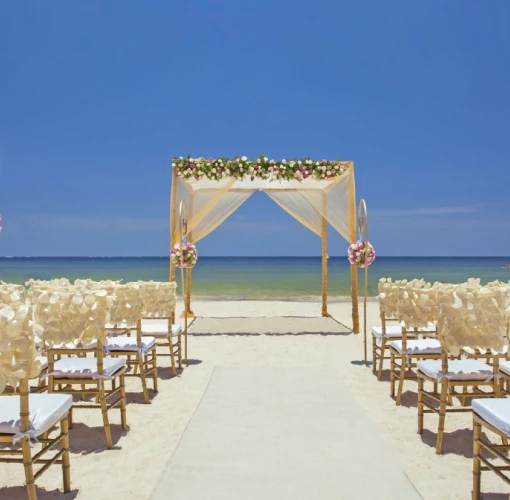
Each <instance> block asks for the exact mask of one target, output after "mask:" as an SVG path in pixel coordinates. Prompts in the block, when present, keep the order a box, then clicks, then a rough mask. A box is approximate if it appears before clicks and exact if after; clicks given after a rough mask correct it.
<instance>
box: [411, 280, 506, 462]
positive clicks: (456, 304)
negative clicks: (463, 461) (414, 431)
mask: <svg viewBox="0 0 510 500" xmlns="http://www.w3.org/2000/svg"><path fill="white" fill-rule="evenodd" d="M493 298H494V293H493V292H491V291H490V290H487V289H485V290H484V289H483V288H482V287H479V288H474V289H469V288H466V287H465V286H464V285H458V286H454V287H452V288H451V289H450V290H440V291H439V292H438V302H439V321H438V330H439V339H440V341H441V347H442V353H441V359H440V360H422V361H418V363H417V367H418V433H419V434H421V433H422V432H423V423H424V422H423V421H424V415H425V414H426V413H436V414H437V415H438V416H439V424H438V433H437V442H436V453H437V454H441V451H442V445H443V436H444V429H445V420H446V414H447V413H451V412H470V411H471V407H466V406H465V399H466V398H465V396H466V395H467V389H468V388H472V392H469V394H468V395H469V397H470V398H472V399H474V398H491V397H492V398H494V397H501V389H500V384H499V356H500V354H499V353H500V352H502V350H503V348H504V346H505V343H506V341H505V337H506V335H507V333H506V325H505V319H504V313H503V311H502V310H501V309H500V308H498V306H497V305H496V301H494V300H492V299H493ZM464 347H469V348H474V347H479V348H482V350H489V349H490V350H491V351H492V357H493V358H492V359H493V361H492V363H491V364H489V363H488V362H487V363H486V362H484V360H480V359H467V358H464V359H456V358H458V357H459V356H460V355H461V353H462V351H463V348H464ZM485 361H489V360H488V359H486V360H485ZM425 382H431V383H433V384H434V387H436V386H437V384H440V393H439V394H438V393H437V392H436V391H433V392H428V391H426V390H425V388H424V386H425ZM456 388H462V392H463V394H462V395H461V396H460V397H461V398H462V397H463V396H464V397H463V399H464V406H463V407H456V408H454V407H453V401H452V398H451V396H452V395H453V396H455V397H458V395H457V394H455V389H456ZM484 389H485V390H484ZM487 389H488V390H487ZM437 405H438V406H437Z"/></svg>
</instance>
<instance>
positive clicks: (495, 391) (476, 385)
mask: <svg viewBox="0 0 510 500" xmlns="http://www.w3.org/2000/svg"><path fill="white" fill-rule="evenodd" d="M492 369H493V373H492V377H490V379H489V380H487V379H486V380H483V379H480V380H452V379H448V378H447V377H443V378H442V379H441V380H439V381H438V379H436V378H432V377H429V376H427V375H425V374H424V373H423V372H421V371H420V370H418V434H422V433H423V423H424V422H423V421H424V415H425V414H427V413H435V414H437V415H439V423H438V430H437V441H436V454H438V455H440V454H441V452H442V448H443V437H444V428H445V421H446V414H447V413H461V412H471V411H472V409H471V406H469V407H465V398H466V397H470V398H472V399H473V398H490V397H492V398H494V397H496V398H499V397H501V388H500V384H499V356H498V355H494V361H493V364H492ZM441 371H442V372H443V373H448V354H447V353H446V352H445V350H444V349H443V352H442V353H441ZM425 382H431V383H433V384H434V392H428V391H426V390H425V389H424V383H425ZM438 383H439V384H440V392H439V393H437V390H436V388H437V384H438ZM456 387H462V389H463V394H462V395H459V394H456V393H455V388H456ZM469 387H473V392H471V393H467V392H466V391H467V389H468V388H469ZM482 387H490V388H492V392H485V391H482V390H480V389H481V388H482ZM452 396H456V397H464V401H463V403H464V404H463V407H462V408H453V399H452ZM434 403H435V404H434ZM437 405H439V407H437Z"/></svg>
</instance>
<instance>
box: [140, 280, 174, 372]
mask: <svg viewBox="0 0 510 500" xmlns="http://www.w3.org/2000/svg"><path fill="white" fill-rule="evenodd" d="M138 284H139V285H140V286H141V289H142V296H143V298H144V301H145V307H146V316H145V317H144V319H143V321H142V332H141V333H142V335H147V336H151V337H155V339H156V346H157V348H158V350H157V355H158V356H162V357H166V356H170V361H171V365H172V373H173V375H174V376H175V375H177V367H178V368H179V369H181V368H182V328H181V325H178V324H173V323H172V320H173V318H174V317H175V305H176V295H175V290H176V288H177V284H176V283H175V282H170V283H168V282H154V281H138ZM167 349H168V351H169V352H168V354H167Z"/></svg>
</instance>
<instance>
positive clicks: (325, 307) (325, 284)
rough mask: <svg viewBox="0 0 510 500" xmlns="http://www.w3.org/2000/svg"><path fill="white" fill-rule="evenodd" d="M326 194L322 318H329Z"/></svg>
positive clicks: (323, 200) (323, 195)
mask: <svg viewBox="0 0 510 500" xmlns="http://www.w3.org/2000/svg"><path fill="white" fill-rule="evenodd" d="M326 200H327V198H326V194H325V193H323V194H322V219H321V238H322V316H324V317H326V318H327V317H329V313H328V221H327V219H326V208H327V207H326V203H327V201H326Z"/></svg>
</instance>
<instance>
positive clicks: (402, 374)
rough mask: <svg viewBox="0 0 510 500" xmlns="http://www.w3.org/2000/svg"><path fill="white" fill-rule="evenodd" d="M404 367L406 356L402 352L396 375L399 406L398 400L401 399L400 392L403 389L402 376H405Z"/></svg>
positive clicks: (398, 404) (405, 365)
mask: <svg viewBox="0 0 510 500" xmlns="http://www.w3.org/2000/svg"><path fill="white" fill-rule="evenodd" d="M406 367H407V356H406V355H405V354H402V357H401V358H400V373H399V377H398V390H397V400H396V404H397V406H400V400H401V399H402V392H403V391H404V378H405V376H406Z"/></svg>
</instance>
